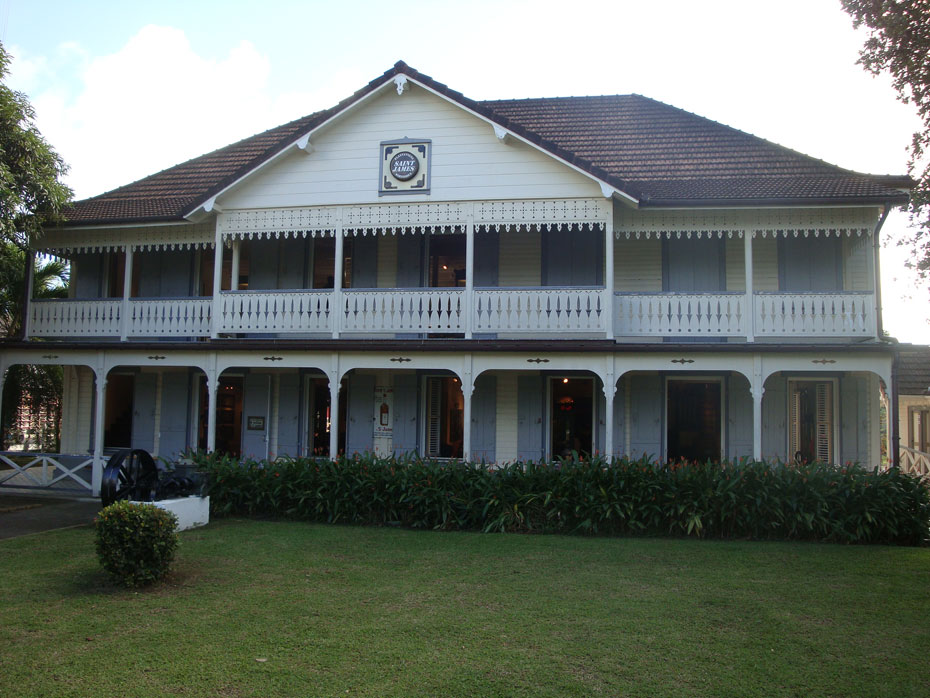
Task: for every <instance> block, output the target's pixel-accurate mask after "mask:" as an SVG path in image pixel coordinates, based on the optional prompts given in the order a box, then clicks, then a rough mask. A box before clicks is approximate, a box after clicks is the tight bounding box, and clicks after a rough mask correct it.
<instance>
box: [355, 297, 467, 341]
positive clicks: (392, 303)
mask: <svg viewBox="0 0 930 698" xmlns="http://www.w3.org/2000/svg"><path fill="white" fill-rule="evenodd" d="M340 311H341V312H340V317H339V329H340V331H343V332H435V333H461V332H464V331H465V292H464V291H463V290H462V289H451V288H448V289H446V288H437V289H424V290H399V291H395V290H388V289H384V290H380V289H379V290H377V291H375V290H346V291H343V297H342V302H341V307H340Z"/></svg>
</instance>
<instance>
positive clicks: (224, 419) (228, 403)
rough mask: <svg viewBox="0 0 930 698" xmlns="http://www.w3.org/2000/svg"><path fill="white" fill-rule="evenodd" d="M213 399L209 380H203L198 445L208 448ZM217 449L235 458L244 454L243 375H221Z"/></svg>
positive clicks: (217, 412) (201, 381) (202, 449)
mask: <svg viewBox="0 0 930 698" xmlns="http://www.w3.org/2000/svg"><path fill="white" fill-rule="evenodd" d="M209 407H210V399H209V396H208V395H207V380H206V378H201V380H200V420H199V425H200V426H199V429H198V435H197V448H199V449H200V450H201V451H206V450H207V426H208V423H209V422H208V416H209V415H208V411H209ZM216 450H217V452H218V453H226V454H228V455H229V456H232V457H233V458H238V457H239V456H240V455H241V454H242V378H241V377H234V376H230V377H228V378H220V382H219V386H218V389H217V392H216Z"/></svg>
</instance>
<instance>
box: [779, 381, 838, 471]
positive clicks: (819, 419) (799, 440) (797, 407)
mask: <svg viewBox="0 0 930 698" xmlns="http://www.w3.org/2000/svg"><path fill="white" fill-rule="evenodd" d="M834 392H835V381H833V380H789V381H788V457H789V458H791V459H793V460H795V461H799V462H807V463H809V462H811V461H815V460H818V461H823V462H825V463H833V462H835V460H836V447H835V438H834V434H835V424H834V409H833V404H834Z"/></svg>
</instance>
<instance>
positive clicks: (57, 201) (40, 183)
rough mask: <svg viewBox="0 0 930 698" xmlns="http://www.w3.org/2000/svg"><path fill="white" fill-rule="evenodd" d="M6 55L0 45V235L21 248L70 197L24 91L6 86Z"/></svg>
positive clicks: (62, 166)
mask: <svg viewBox="0 0 930 698" xmlns="http://www.w3.org/2000/svg"><path fill="white" fill-rule="evenodd" d="M9 69H10V56H9V54H8V53H7V52H6V51H5V50H4V48H3V45H2V44H0V238H2V239H5V240H9V241H11V242H14V243H15V244H17V245H18V246H20V247H22V248H25V247H26V246H27V245H28V241H29V239H30V238H31V237H36V236H39V235H41V234H42V227H43V226H44V225H47V224H49V223H53V222H55V221H57V220H58V219H59V217H60V215H61V210H62V208H63V207H64V206H65V204H67V203H68V201H70V200H71V189H70V188H69V187H68V186H66V185H65V184H64V183H63V182H62V181H61V177H62V176H63V175H65V174H66V173H67V171H68V167H67V165H65V163H64V161H63V160H62V159H61V158H60V157H59V156H58V154H57V153H56V152H55V151H54V150H53V149H52V147H51V146H50V145H49V144H48V143H47V142H46V141H45V139H44V138H43V137H42V134H41V133H39V130H38V129H37V128H36V126H35V123H34V122H35V111H34V110H33V108H32V105H31V104H30V103H29V100H28V99H27V97H26V95H24V94H23V93H21V92H16V91H15V90H12V89H10V88H9V87H8V86H7V85H6V84H5V80H6V77H7V75H8V74H9Z"/></svg>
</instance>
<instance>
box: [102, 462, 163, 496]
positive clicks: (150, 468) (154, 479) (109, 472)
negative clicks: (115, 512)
mask: <svg viewBox="0 0 930 698" xmlns="http://www.w3.org/2000/svg"><path fill="white" fill-rule="evenodd" d="M157 483H158V468H157V467H156V466H155V461H154V460H153V459H152V456H151V455H149V452H148V451H144V450H143V449H141V448H136V449H133V450H129V449H128V448H127V449H124V450H122V451H118V452H117V453H114V454H113V455H112V456H111V457H110V460H109V461H107V466H106V468H104V469H103V481H102V482H101V483H100V499H101V500H102V501H103V506H105V507H107V506H110V505H111V504H113V503H114V502H117V501H119V500H120V499H135V500H137V501H148V500H150V499H151V498H152V492H153V490H154V489H155V486H156V484H157Z"/></svg>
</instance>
